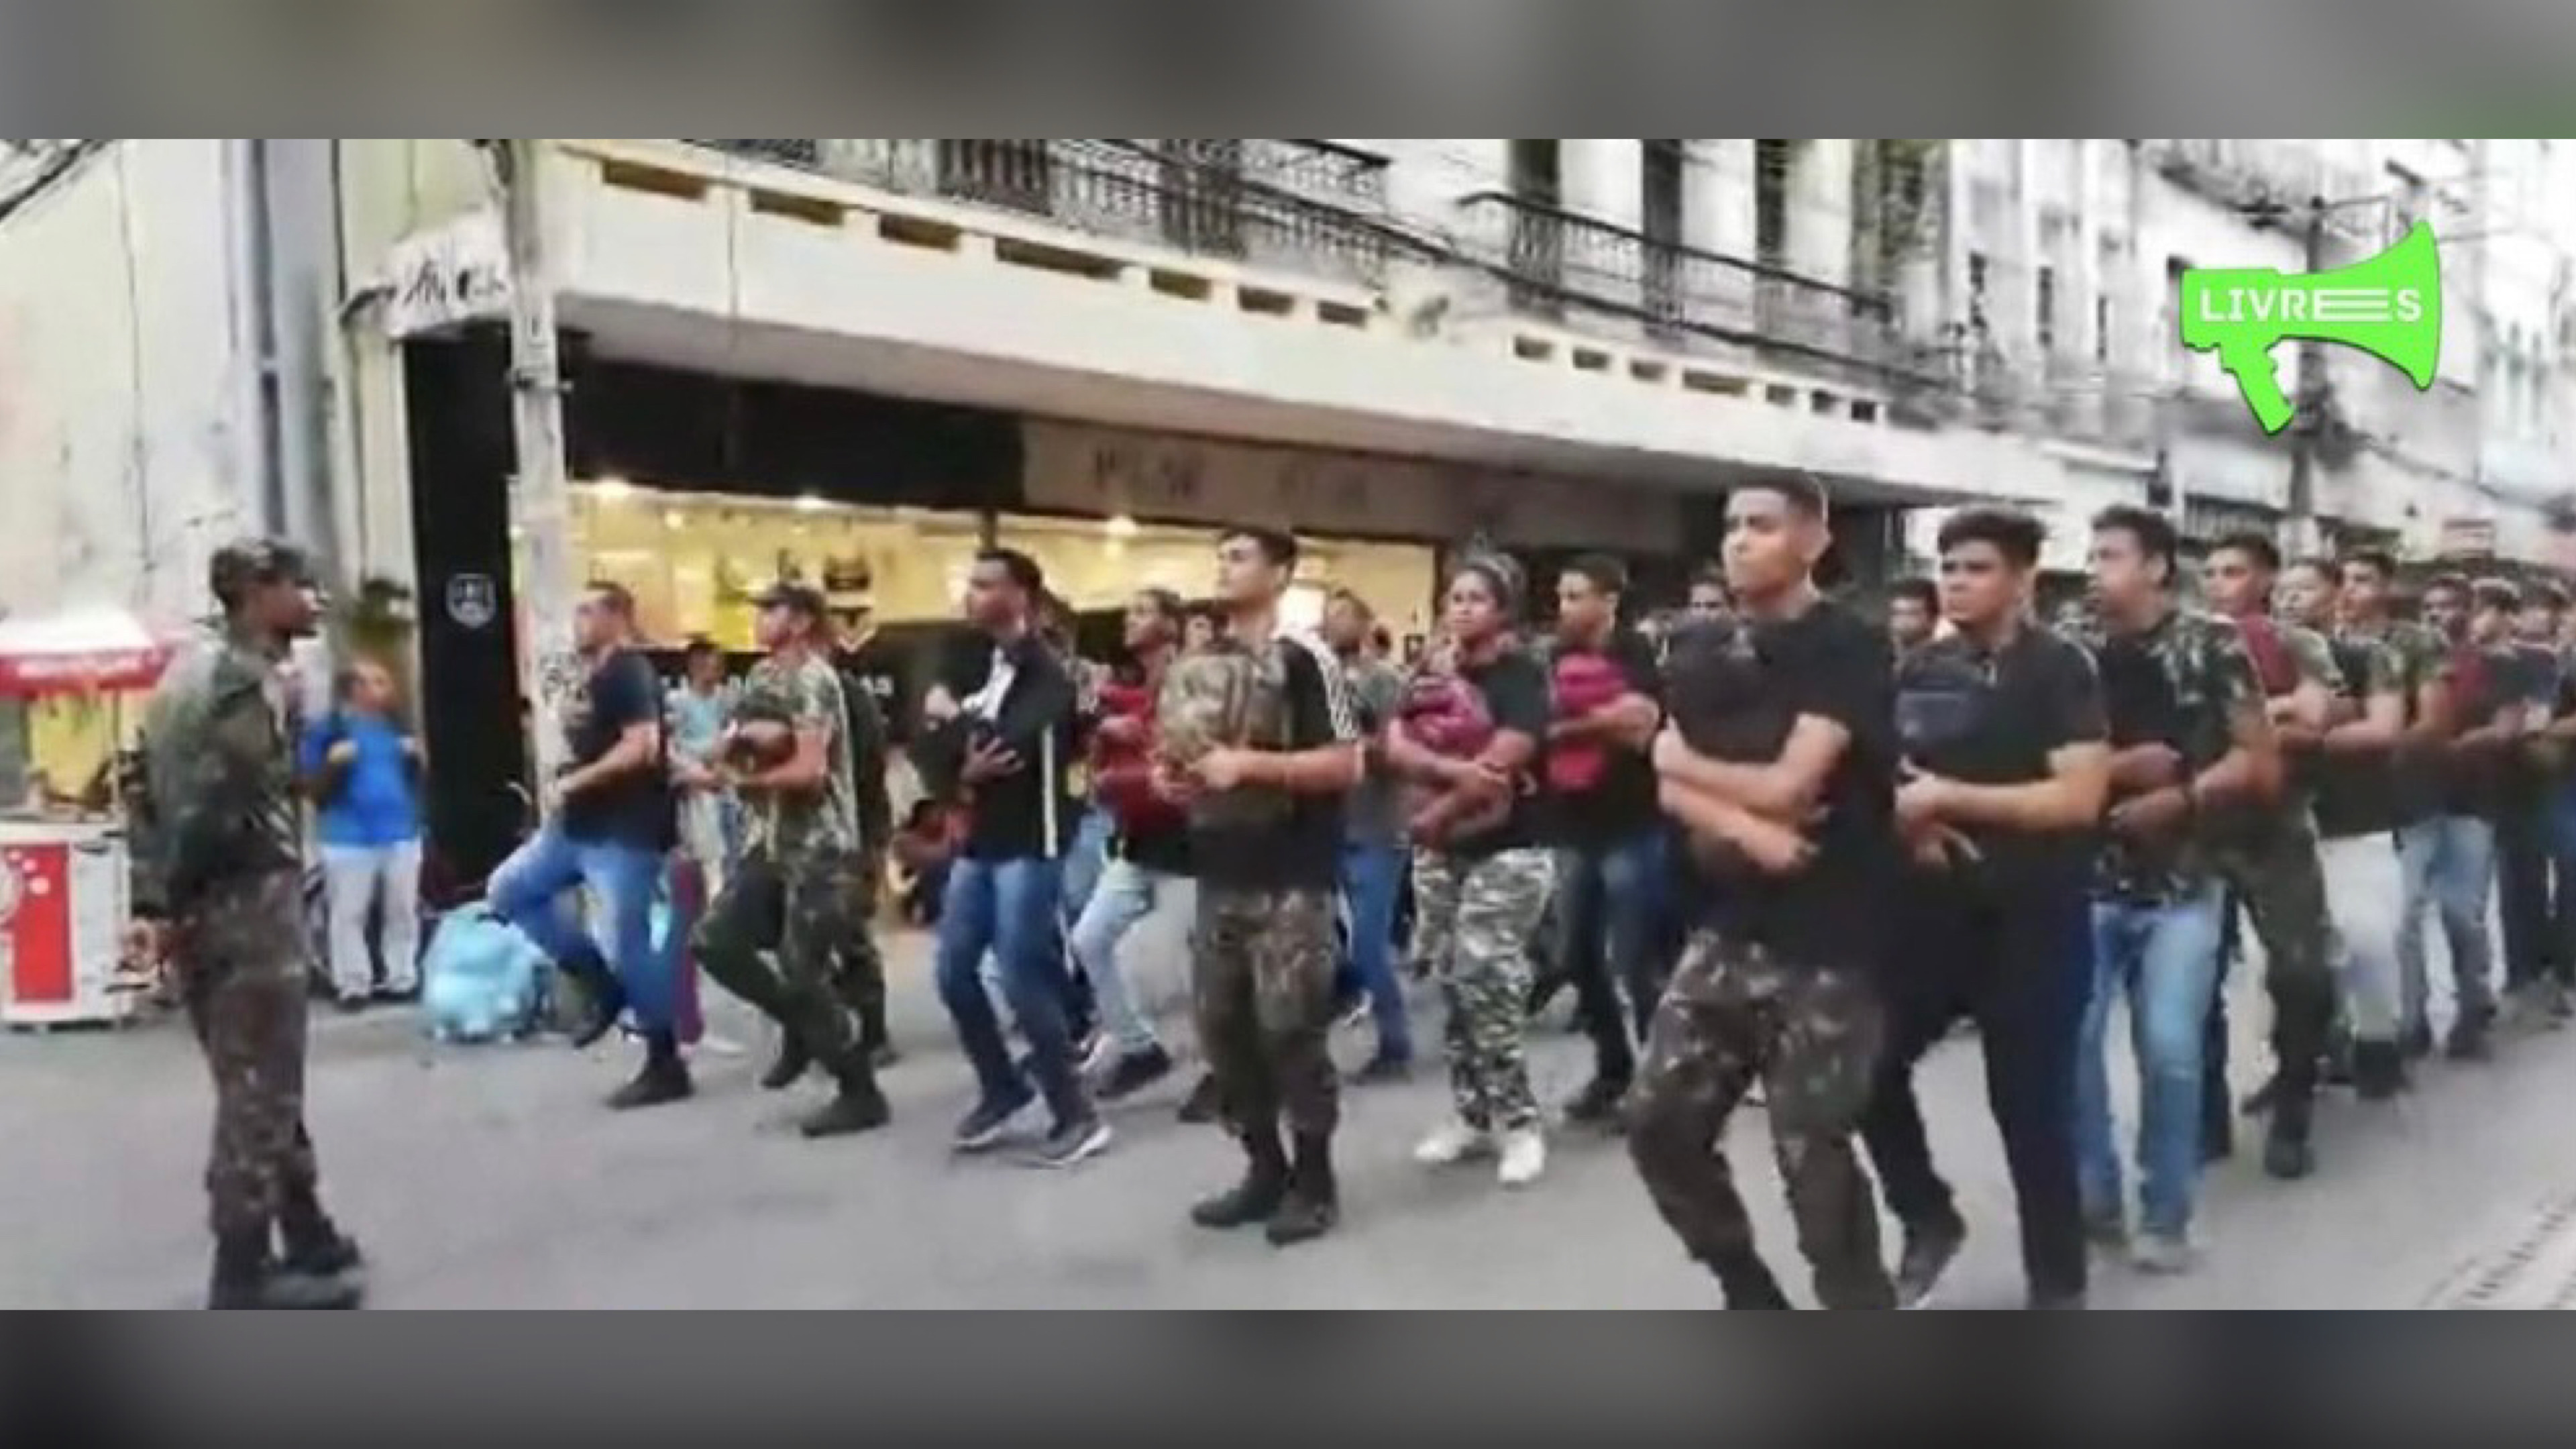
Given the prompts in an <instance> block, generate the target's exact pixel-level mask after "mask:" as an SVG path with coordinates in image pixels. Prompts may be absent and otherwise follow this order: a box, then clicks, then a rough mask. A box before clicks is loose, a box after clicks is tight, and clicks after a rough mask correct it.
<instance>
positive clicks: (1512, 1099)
mask: <svg viewBox="0 0 2576 1449" xmlns="http://www.w3.org/2000/svg"><path fill="white" fill-rule="evenodd" d="M1521 593H1522V578H1521V571H1520V568H1519V566H1518V565H1516V564H1514V563H1512V562H1511V561H1510V560H1509V559H1506V558H1501V557H1498V556H1485V555H1477V556H1472V557H1470V558H1468V559H1467V560H1466V561H1464V562H1463V563H1461V564H1460V565H1459V566H1458V569H1457V571H1456V574H1455V576H1454V577H1453V578H1452V579H1451V580H1450V584H1449V603H1448V615H1447V621H1446V622H1447V630H1448V640H1447V642H1448V645H1449V646H1450V647H1451V648H1452V649H1453V650H1454V651H1455V653H1454V662H1453V668H1454V671H1455V673H1456V676H1457V678H1458V680H1459V682H1460V683H1461V684H1462V685H1464V686H1465V687H1466V688H1467V689H1470V690H1473V691H1474V692H1475V693H1476V695H1477V696H1478V697H1479V698H1481V700H1482V701H1483V703H1484V707H1485V710H1486V712H1487V713H1488V714H1489V715H1490V716H1491V717H1492V719H1493V722H1494V731H1493V738H1492V740H1491V741H1490V742H1489V743H1488V744H1486V746H1485V747H1484V749H1483V750H1481V751H1479V752H1478V753H1477V754H1476V755H1474V756H1473V757H1472V758H1466V759H1458V758H1452V757H1450V756H1448V755H1444V754H1441V753H1439V752H1437V751H1434V750H1432V749H1429V748H1427V747H1425V746H1424V745H1423V744H1421V743H1420V742H1419V741H1417V740H1415V739H1414V738H1413V736H1412V735H1411V734H1410V733H1408V731H1407V728H1406V726H1405V725H1404V724H1403V722H1401V721H1398V722H1397V723H1396V724H1395V725H1394V726H1392V727H1391V728H1390V730H1389V731H1388V734H1387V744H1386V760H1387V765H1388V767H1389V768H1390V769H1392V770H1393V771H1394V772H1395V773H1396V774H1398V775H1399V776H1401V777H1403V778H1405V779H1408V780H1412V781H1415V782H1418V783H1419V784H1421V785H1423V786H1425V787H1428V788H1429V789H1430V790H1432V791H1434V792H1436V798H1437V799H1438V800H1440V801H1443V802H1446V801H1450V800H1464V801H1466V802H1469V808H1467V809H1466V810H1464V811H1462V812H1451V811H1448V810H1444V809H1443V807H1442V805H1441V804H1433V805H1431V806H1428V807H1426V808H1425V809H1424V810H1423V811H1422V812H1420V813H1419V814H1417V815H1416V816H1415V822H1414V829H1415V831H1416V839H1415V847H1416V849H1415V852H1414V866H1413V892H1414V899H1415V901H1416V902H1417V903H1418V906H1419V910H1420V912H1421V914H1420V916H1419V918H1418V919H1417V921H1416V923H1415V926H1414V940H1413V945H1414V951H1415V953H1416V954H1417V955H1418V956H1419V957H1420V958H1421V959H1422V960H1423V961H1424V962H1426V963H1428V965H1429V967H1430V970H1431V975H1432V978H1433V979H1434V980H1436V981H1438V982H1439V983H1440V990H1441V994H1442V996H1443V997H1445V998H1446V1004H1447V1006H1448V1019H1447V1034H1446V1046H1447V1049H1448V1058H1449V1085H1450V1096H1451V1100H1452V1104H1453V1106H1454V1108H1455V1112H1454V1115H1453V1116H1452V1117H1451V1119H1450V1120H1449V1121H1447V1122H1444V1123H1442V1124H1441V1125H1440V1126H1439V1127H1437V1128H1435V1129H1434V1130H1433V1131H1432V1133H1431V1134H1430V1135H1429V1136H1428V1137H1426V1138H1424V1139H1423V1141H1422V1143H1421V1145H1420V1146H1419V1147H1417V1148H1416V1149H1415V1151H1414V1156H1415V1159H1416V1160H1417V1161H1420V1162H1422V1163H1424V1164H1426V1165H1432V1166H1444V1165H1447V1164H1450V1163H1455V1162H1458V1161H1461V1160H1463V1159H1465V1158H1467V1157H1469V1156H1473V1155H1477V1154H1480V1153H1484V1152H1489V1151H1491V1152H1496V1153H1497V1154H1498V1155H1499V1157H1500V1158H1501V1164H1500V1167H1499V1169H1498V1176H1499V1178H1500V1180H1501V1182H1502V1184H1503V1185H1504V1186H1505V1187H1523V1186H1527V1185H1528V1184H1530V1183H1532V1182H1535V1181H1537V1180H1538V1177H1539V1175H1540V1174H1541V1173H1542V1172H1544V1171H1545V1170H1546V1165H1547V1145H1546V1140H1545V1138H1543V1137H1542V1136H1541V1135H1540V1132H1539V1111H1538V1099H1537V1098H1536V1097H1535V1096H1534V1095H1532V1093H1531V1090H1530V1080H1529V1063H1528V1060H1527V1058H1526V1056H1525V1052H1524V1041H1523V1038H1524V1035H1525V1033H1526V1032H1527V1030H1528V1026H1529V1016H1528V1010H1527V998H1528V995H1529V989H1530V961H1529V953H1528V949H1527V947H1528V943H1529V939H1530V933H1531V931H1532V930H1533V929H1535V928H1536V926H1537V924H1538V917H1539V912H1540V911H1541V910H1542V909H1544V908H1545V906H1546V903H1547V898H1548V895H1549V893H1550V892H1551V891H1553V890H1554V889H1555V883H1556V858H1555V855H1554V853H1553V852H1552V851H1551V850H1549V849H1548V848H1547V847H1546V846H1545V844H1544V843H1543V841H1542V840H1541V838H1540V834H1539V829H1538V819H1537V810H1536V804H1535V798H1534V792H1535V791H1536V790H1537V789H1538V788H1539V786H1538V781H1539V780H1541V779H1543V778H1544V777H1543V775H1542V773H1541V769H1542V763H1543V761H1542V756H1541V753H1540V752H1541V751H1542V750H1543V749H1544V748H1545V744H1546V740H1547V735H1548V726H1549V723H1550V722H1551V720H1552V718H1553V716H1554V708H1553V705H1552V704H1551V701H1550V687H1549V684H1548V678H1547V672H1546V670H1545V669H1544V668H1542V667H1541V666H1540V664H1539V663H1538V661H1537V659H1536V658H1534V657H1533V656H1532V655H1531V654H1530V653H1529V652H1527V651H1526V650H1525V649H1523V648H1522V647H1521V645H1520V643H1519V642H1518V641H1517V640H1516V639H1515V638H1513V636H1512V629H1513V625H1514V621H1515V620H1516V618H1517V617H1518V613H1519V607H1520V599H1521ZM1435 819H1443V820H1446V821H1448V822H1451V823H1449V824H1443V825H1440V826H1437V827H1433V826H1430V825H1428V824H1427V822H1429V821H1431V820H1435ZM1471 821H1472V822H1473V823H1472V824H1471V823H1468V822H1471ZM1453 827H1454V828H1453ZM1427 829H1436V831H1437V833H1436V834H1432V835H1429V836H1425V835H1423V834H1422V833H1421V832H1422V831H1424V830H1427ZM1614 1025H1615V1022H1614Z"/></svg>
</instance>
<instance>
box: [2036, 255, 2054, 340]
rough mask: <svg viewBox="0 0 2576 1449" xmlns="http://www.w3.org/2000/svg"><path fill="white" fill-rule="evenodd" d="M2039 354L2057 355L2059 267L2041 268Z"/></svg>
mask: <svg viewBox="0 0 2576 1449" xmlns="http://www.w3.org/2000/svg"><path fill="white" fill-rule="evenodd" d="M2038 307H2039V354H2040V356H2041V357H2043V358H2047V357H2055V356H2056V355H2057V268H2055V267H2047V266H2044V267H2041V268H2040V269H2039V297H2038Z"/></svg>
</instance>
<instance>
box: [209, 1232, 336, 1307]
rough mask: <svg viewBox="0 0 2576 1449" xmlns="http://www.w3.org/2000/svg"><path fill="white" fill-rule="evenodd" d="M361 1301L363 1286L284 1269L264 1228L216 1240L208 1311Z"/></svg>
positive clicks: (326, 1276)
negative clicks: (269, 1245) (271, 1251)
mask: <svg viewBox="0 0 2576 1449" xmlns="http://www.w3.org/2000/svg"><path fill="white" fill-rule="evenodd" d="M358 1297H359V1292H358V1285H357V1284H355V1283H352V1282H350V1281H349V1280H347V1279H346V1278H342V1277H337V1276H331V1275H324V1274H314V1273H304V1272H299V1271H297V1270H295V1269H292V1268H287V1267H284V1266H281V1265H280V1264H279V1263H278V1262H277V1260H276V1259H274V1258H271V1257H270V1256H269V1254H268V1229H266V1228H264V1227H262V1228H254V1229H251V1230H249V1231H247V1232H241V1233H227V1234H225V1235H223V1236H222V1237H220V1238H217V1239H216V1240H215V1271H214V1280H213V1282H212V1284H211V1285H210V1286H209V1287H208V1288H207V1290H206V1306H207V1307H208V1308H218V1309H224V1308H257V1309H288V1310H292V1309H337V1308H355V1307H357V1306H358Z"/></svg>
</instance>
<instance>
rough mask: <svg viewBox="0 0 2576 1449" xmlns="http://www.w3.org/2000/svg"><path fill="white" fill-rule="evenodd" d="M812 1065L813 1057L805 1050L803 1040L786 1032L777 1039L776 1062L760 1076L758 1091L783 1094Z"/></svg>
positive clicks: (792, 1033) (794, 1034)
mask: <svg viewBox="0 0 2576 1449" xmlns="http://www.w3.org/2000/svg"><path fill="white" fill-rule="evenodd" d="M812 1065H814V1056H813V1054H812V1053H811V1052H808V1051H806V1050H805V1042H804V1039H803V1038H801V1037H799V1036H797V1035H796V1033H795V1032H794V1031H792V1030H790V1031H787V1032H785V1033H783V1034H782V1035H780V1037H779V1038H778V1060H776V1061H774V1062H771V1063H770V1064H769V1070H768V1071H765V1072H763V1073H761V1074H760V1090H762V1091H764V1092H784V1091H786V1090H787V1089H788V1088H790V1087H792V1086H795V1085H796V1082H797V1079H799V1078H801V1077H803V1076H804V1075H805V1069H806V1068H807V1067H810V1066H812Z"/></svg>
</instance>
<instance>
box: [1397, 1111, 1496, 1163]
mask: <svg viewBox="0 0 2576 1449" xmlns="http://www.w3.org/2000/svg"><path fill="white" fill-rule="evenodd" d="M1493 1150H1494V1139H1493V1137H1492V1135H1491V1134H1489V1133H1485V1132H1480V1131H1478V1130H1477V1129H1475V1128H1473V1127H1470V1126H1468V1125H1467V1124H1466V1123H1464V1122H1461V1121H1459V1120H1458V1119H1456V1118H1454V1117H1453V1118H1451V1119H1449V1120H1448V1121H1446V1122H1443V1123H1441V1124H1440V1125H1439V1126H1438V1127H1435V1128H1433V1129H1432V1132H1431V1135H1430V1136H1428V1137H1425V1138H1423V1139H1422V1142H1421V1144H1420V1145H1419V1146H1417V1147H1415V1148H1414V1149H1413V1160H1414V1161H1416V1162H1419V1163H1421V1164H1422V1165H1423V1166H1425V1167H1450V1166H1454V1165H1456V1164H1458V1163H1461V1162H1464V1161H1466V1160H1467V1159H1468V1158H1470V1157H1481V1156H1483V1155H1484V1154H1486V1153H1488V1152H1491V1151H1493Z"/></svg>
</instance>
